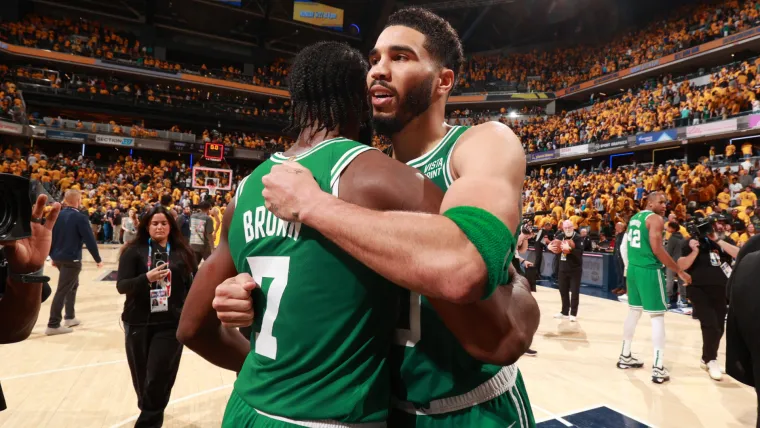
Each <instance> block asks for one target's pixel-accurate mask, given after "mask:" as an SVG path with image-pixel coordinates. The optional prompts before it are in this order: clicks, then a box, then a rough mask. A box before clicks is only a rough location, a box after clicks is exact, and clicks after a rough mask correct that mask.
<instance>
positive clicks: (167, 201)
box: [160, 195, 174, 206]
mask: <svg viewBox="0 0 760 428" xmlns="http://www.w3.org/2000/svg"><path fill="white" fill-rule="evenodd" d="M160 201H161V205H166V206H169V205H171V204H172V202H174V200H173V199H172V195H163V196H161V199H160Z"/></svg>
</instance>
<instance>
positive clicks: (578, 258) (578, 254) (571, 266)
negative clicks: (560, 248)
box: [556, 232, 583, 272]
mask: <svg viewBox="0 0 760 428" xmlns="http://www.w3.org/2000/svg"><path fill="white" fill-rule="evenodd" d="M556 238H557V239H562V240H565V241H567V240H572V241H573V243H575V248H573V250H572V251H571V252H570V254H566V255H565V260H562V255H563V253H561V252H560V253H559V254H557V257H559V258H560V259H559V271H560V272H575V271H580V270H583V238H581V235H579V234H578V233H577V232H575V233H573V236H572V237H570V238H568V237H566V236H565V234H564V233H560V232H558V233H557V235H556Z"/></svg>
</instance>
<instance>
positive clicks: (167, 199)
mask: <svg viewBox="0 0 760 428" xmlns="http://www.w3.org/2000/svg"><path fill="white" fill-rule="evenodd" d="M198 166H204V165H203V161H202V160H201V161H198V162H196V164H195V165H188V164H185V163H183V162H182V161H180V160H174V161H167V160H160V161H155V162H151V161H147V160H143V159H142V158H140V157H136V158H133V157H131V156H119V157H118V158H117V159H115V161H114V160H111V159H102V158H101V155H100V153H98V154H96V155H95V156H94V157H90V158H85V157H83V156H82V155H81V153H75V152H60V153H58V154H57V155H55V156H47V155H46V154H45V153H44V152H42V151H41V150H39V149H38V148H34V149H29V148H23V149H22V148H19V147H13V146H7V147H4V150H2V162H1V163H0V173H7V174H14V175H24V176H28V177H29V178H31V179H32V180H38V181H40V182H41V183H42V185H43V187H44V188H45V189H46V190H47V191H48V193H50V194H51V195H52V196H53V197H55V198H59V197H61V196H62V195H63V194H64V193H65V192H66V190H69V189H76V190H80V191H81V192H82V208H81V209H82V211H83V212H86V214H87V215H88V217H89V218H90V222H91V224H92V226H93V231H94V232H95V234H96V237H98V240H99V241H100V242H117V241H119V239H120V237H119V236H114V234H113V231H114V230H115V229H114V228H113V226H115V225H119V224H121V219H122V216H123V217H127V216H131V215H133V214H134V215H137V216H138V217H139V216H140V215H142V214H143V213H145V212H147V211H149V210H150V209H152V208H153V207H154V206H155V205H156V204H163V205H166V206H168V207H169V208H170V209H172V210H174V212H176V213H177V215H178V216H179V215H183V214H185V208H190V207H192V206H197V205H198V204H199V203H200V202H202V201H207V202H209V203H210V204H211V205H212V206H213V207H214V208H215V209H212V218H216V220H215V221H221V215H222V214H223V213H224V207H226V205H227V203H229V201H230V199H231V197H232V195H233V194H234V189H235V183H238V182H240V180H242V178H243V177H244V176H246V175H247V174H249V173H250V169H248V168H241V167H239V166H238V167H237V168H235V169H233V174H234V175H233V183H232V190H230V191H224V190H218V191H215V192H213V193H214V194H211V192H209V191H208V190H207V189H203V188H198V187H195V186H194V184H195V185H196V186H201V185H204V184H205V180H203V178H201V177H203V175H202V174H199V173H198V171H196V177H195V178H196V183H192V177H193V174H192V172H193V171H192V168H194V167H198ZM211 166H213V167H215V168H223V169H226V168H229V165H227V164H226V163H222V164H213V165H211ZM218 184H219V186H220V187H226V186H227V185H228V184H229V178H228V177H225V176H224V175H220V176H219V181H218ZM215 215H216V216H217V217H215Z"/></svg>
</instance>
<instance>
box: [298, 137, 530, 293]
mask: <svg viewBox="0 0 760 428" xmlns="http://www.w3.org/2000/svg"><path fill="white" fill-rule="evenodd" d="M461 138H462V139H461V140H460V142H459V143H458V145H457V147H456V148H455V151H454V154H453V158H452V167H453V168H452V169H453V171H452V172H453V173H454V177H455V179H456V181H455V182H454V183H453V184H452V186H451V187H450V188H449V189H448V191H447V192H446V195H445V196H444V198H443V202H442V204H441V208H440V211H439V212H441V213H442V212H445V211H446V210H448V209H449V208H453V207H456V206H475V207H479V208H482V209H484V210H486V211H489V212H491V213H492V214H494V215H495V216H496V217H498V218H499V219H501V220H502V221H503V222H504V223H505V224H506V225H507V227H508V228H509V229H510V230H513V231H514V230H516V229H517V225H518V223H519V218H520V203H519V201H520V192H521V189H522V184H523V179H524V177H525V155H524V153H523V151H522V146H521V145H520V142H519V140H518V139H517V137H516V136H515V135H514V133H512V131H511V130H510V129H509V128H507V127H506V126H504V125H502V124H499V123H496V122H489V123H487V124H484V125H480V126H477V127H475V128H472V129H470V130H468V131H467V132H466V133H465V134H464V135H463V136H462V137H461ZM299 215H300V217H299V219H300V220H301V221H302V222H303V223H305V224H307V225H309V226H311V227H313V228H315V229H317V230H318V231H319V232H320V233H322V234H323V235H324V236H326V237H327V238H328V239H330V240H331V241H333V242H335V243H336V244H337V245H339V246H340V247H341V248H343V249H344V250H345V251H347V252H348V253H349V254H351V256H353V257H354V258H356V259H358V260H359V261H361V262H362V263H364V264H365V265H367V266H369V267H370V268H371V269H373V270H374V271H376V272H378V273H379V274H380V275H382V276H384V277H386V278H388V279H389V280H391V281H392V282H393V283H395V284H398V285H400V286H402V287H404V288H407V289H409V290H411V291H415V292H418V293H420V294H422V295H425V296H428V297H431V298H435V299H441V300H448V301H451V302H454V303H472V302H475V301H477V300H478V299H480V298H481V297H482V295H483V292H484V289H485V285H486V283H487V281H488V272H487V269H486V265H485V262H484V261H483V258H482V257H481V255H480V253H479V252H478V250H477V249H476V248H475V246H474V245H473V244H472V242H470V241H469V240H468V239H467V236H466V235H465V234H464V233H463V232H462V230H461V229H460V228H459V227H458V226H457V225H456V224H455V223H454V222H453V221H451V220H449V219H448V218H447V217H444V216H442V215H432V214H422V213H410V212H398V211H391V212H378V211H373V210H371V209H367V208H362V207H359V206H357V205H353V204H350V203H347V202H345V201H341V200H339V199H337V198H334V197H332V196H330V195H327V194H324V193H321V194H315V195H313V198H312V199H311V202H310V203H309V205H308V206H306V207H304V208H303V209H302V211H301V212H300V213H299Z"/></svg>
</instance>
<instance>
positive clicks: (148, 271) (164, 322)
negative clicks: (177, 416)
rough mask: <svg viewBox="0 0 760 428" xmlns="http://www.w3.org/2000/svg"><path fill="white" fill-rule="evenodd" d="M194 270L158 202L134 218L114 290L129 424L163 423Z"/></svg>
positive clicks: (191, 259)
mask: <svg viewBox="0 0 760 428" xmlns="http://www.w3.org/2000/svg"><path fill="white" fill-rule="evenodd" d="M197 270H198V263H197V262H196V260H195V254H194V253H193V250H192V249H191V248H190V246H189V245H188V243H187V241H186V240H185V239H184V237H183V236H182V233H181V232H180V230H179V228H178V227H177V223H176V222H175V221H174V217H173V216H172V215H171V213H170V212H169V209H168V208H166V207H163V206H157V207H156V208H154V209H153V210H151V211H150V212H148V213H147V214H146V215H144V216H143V217H142V219H140V224H139V225H138V226H137V236H136V237H135V239H134V240H133V241H131V242H130V243H128V244H126V245H124V247H123V249H122V252H121V255H120V257H119V271H118V277H117V282H116V289H117V290H118V291H119V293H120V294H126V296H127V299H126V301H125V302H124V311H123V312H122V315H121V319H122V321H123V322H124V335H125V337H126V351H127V361H128V362H129V371H130V373H131V375H132V384H133V385H134V388H135V392H136V393H137V407H138V408H139V409H140V411H141V413H140V416H139V418H138V419H137V423H136V424H135V427H143V428H145V427H160V426H161V424H162V423H163V419H164V410H165V409H166V405H167V404H168V403H169V396H170V395H171V389H172V386H173V385H174V380H175V378H176V377H177V370H178V369H179V362H180V357H181V356H182V344H180V343H179V341H177V338H176V334H177V326H178V325H179V317H180V313H181V312H182V306H183V304H184V302H185V297H186V296H187V292H188V291H189V289H190V285H191V284H192V282H193V275H194V274H195V272H197Z"/></svg>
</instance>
